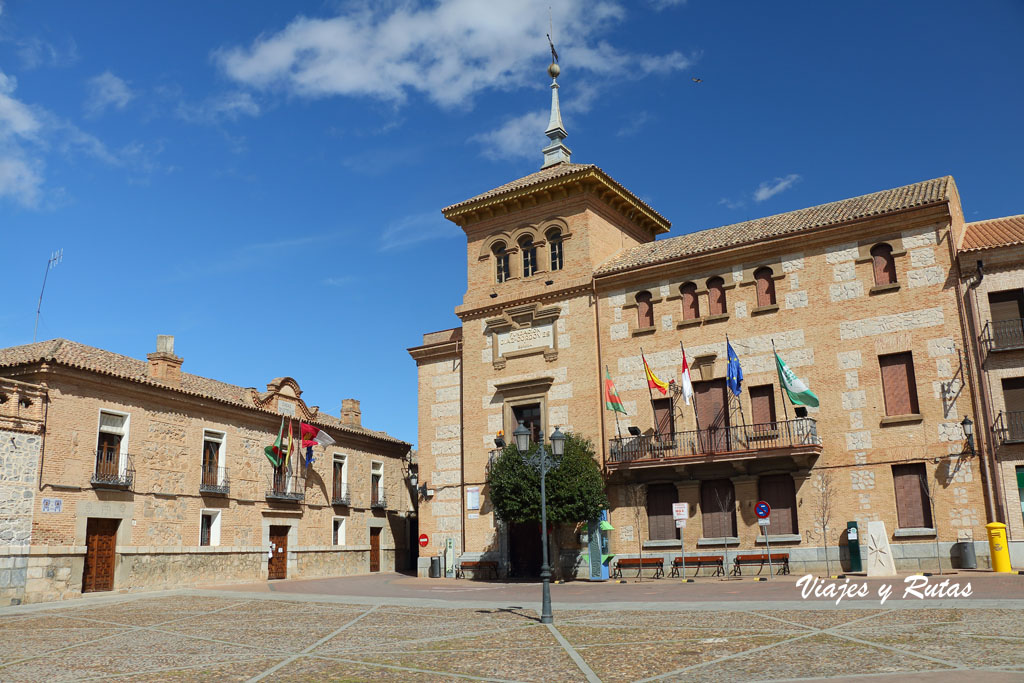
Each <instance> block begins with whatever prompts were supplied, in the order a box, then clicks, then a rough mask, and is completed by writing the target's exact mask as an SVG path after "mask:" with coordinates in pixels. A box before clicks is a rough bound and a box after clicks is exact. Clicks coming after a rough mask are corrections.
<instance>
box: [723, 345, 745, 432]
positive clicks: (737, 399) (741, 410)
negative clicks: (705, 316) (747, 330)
mask: <svg viewBox="0 0 1024 683" xmlns="http://www.w3.org/2000/svg"><path fill="white" fill-rule="evenodd" d="M730 346H731V344H730V343H729V335H728V334H726V335H725V349H726V352H725V359H726V361H730V359H729V347H730ZM733 353H736V349H733ZM736 364H737V365H739V354H736ZM736 388H737V389H740V390H741V391H742V387H741V386H740V385H739V383H738V382H737V384H736ZM729 393H730V394H732V397H733V398H734V399H736V405H737V406H738V410H739V413H740V420H741V421H742V423H743V431H744V432H746V430H747V416H746V415H745V414H744V413H743V401H742V399H740V397H739V394H735V393H733V392H732V390H730V391H729Z"/></svg>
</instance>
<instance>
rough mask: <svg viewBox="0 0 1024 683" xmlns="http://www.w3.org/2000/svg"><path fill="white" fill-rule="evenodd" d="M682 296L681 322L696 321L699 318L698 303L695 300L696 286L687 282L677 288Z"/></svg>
mask: <svg viewBox="0 0 1024 683" xmlns="http://www.w3.org/2000/svg"><path fill="white" fill-rule="evenodd" d="M679 293H680V294H681V295H682V296H683V320H696V319H697V318H699V317H700V301H698V300H697V285H695V284H694V283H692V282H687V283H686V284H685V285H683V286H682V287H680V288H679Z"/></svg>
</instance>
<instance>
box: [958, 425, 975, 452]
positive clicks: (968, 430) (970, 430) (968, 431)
mask: <svg viewBox="0 0 1024 683" xmlns="http://www.w3.org/2000/svg"><path fill="white" fill-rule="evenodd" d="M960 426H961V427H963V430H964V436H965V437H967V448H969V449H970V451H971V455H974V423H973V422H971V418H970V417H968V416H966V415H965V416H964V419H963V421H962V422H960Z"/></svg>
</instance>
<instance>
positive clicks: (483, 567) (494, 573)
mask: <svg viewBox="0 0 1024 683" xmlns="http://www.w3.org/2000/svg"><path fill="white" fill-rule="evenodd" d="M467 569H468V570H470V571H471V572H473V578H474V579H475V578H476V577H477V573H478V572H484V571H490V572H491V578H493V579H497V578H498V563H497V562H490V561H487V560H475V561H470V560H463V561H461V562H459V564H458V565H457V566H456V567H455V578H456V579H464V578H466V570H467Z"/></svg>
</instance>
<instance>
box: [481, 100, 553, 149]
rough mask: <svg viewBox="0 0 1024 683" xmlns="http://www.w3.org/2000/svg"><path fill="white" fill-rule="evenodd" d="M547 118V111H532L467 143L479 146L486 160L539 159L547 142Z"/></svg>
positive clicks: (548, 114)
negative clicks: (477, 143)
mask: <svg viewBox="0 0 1024 683" xmlns="http://www.w3.org/2000/svg"><path fill="white" fill-rule="evenodd" d="M549 116H550V112H549V111H544V110H539V111H531V112H529V113H526V114H522V115H520V116H515V117H512V118H510V119H508V120H506V121H505V123H503V124H502V125H501V126H500V127H498V128H497V129H495V130H492V131H489V132H487V133H478V134H476V135H474V136H473V137H471V138H470V140H471V141H473V142H479V143H482V145H483V148H482V150H481V153H482V154H483V155H484V156H485V157H487V158H488V159H533V158H538V159H539V158H540V150H541V149H543V148H544V147H545V146H546V143H547V141H548V139H547V138H546V137H545V136H544V130H545V129H546V128H547V127H548V117H549Z"/></svg>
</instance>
